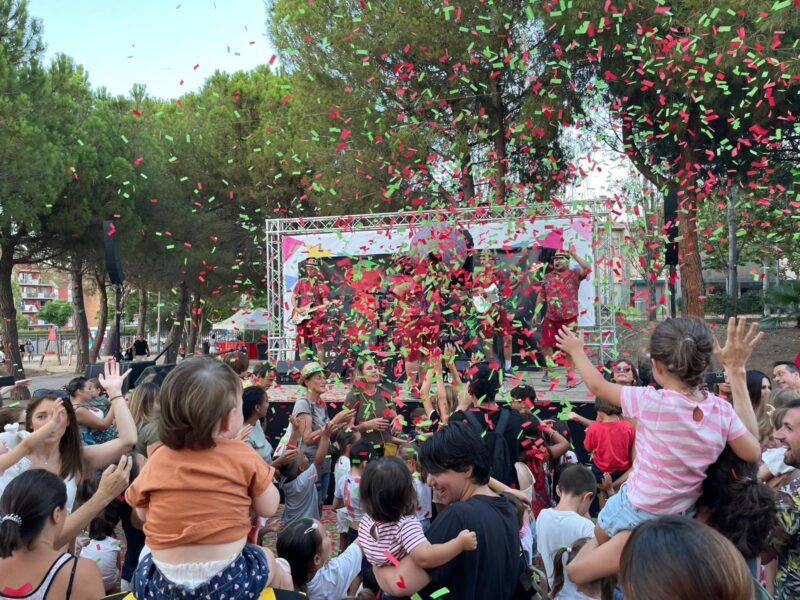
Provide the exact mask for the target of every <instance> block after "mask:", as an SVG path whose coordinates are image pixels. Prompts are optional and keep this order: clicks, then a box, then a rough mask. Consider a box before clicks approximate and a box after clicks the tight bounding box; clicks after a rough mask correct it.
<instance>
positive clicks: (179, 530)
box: [125, 357, 291, 599]
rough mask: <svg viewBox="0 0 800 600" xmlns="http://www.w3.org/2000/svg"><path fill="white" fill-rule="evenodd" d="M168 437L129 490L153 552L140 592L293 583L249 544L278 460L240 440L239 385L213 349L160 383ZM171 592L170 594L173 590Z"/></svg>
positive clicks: (269, 508) (253, 593)
mask: <svg viewBox="0 0 800 600" xmlns="http://www.w3.org/2000/svg"><path fill="white" fill-rule="evenodd" d="M160 404H161V421H160V422H159V438H160V440H161V442H162V444H163V445H162V446H160V447H158V449H156V450H155V452H153V454H152V456H151V457H150V458H149V460H148V461H147V463H146V464H145V466H144V467H143V468H142V471H141V473H140V474H139V477H137V478H136V480H135V481H134V482H133V483H132V484H131V486H130V487H129V488H128V491H127V492H126V494H125V499H126V501H127V502H128V504H130V505H131V507H133V509H134V512H135V514H136V516H137V518H138V519H139V520H141V521H142V522H143V523H144V534H145V537H146V542H147V546H148V547H149V548H150V550H151V552H152V553H151V554H149V555H147V556H146V557H145V558H144V559H143V560H142V561H141V562H140V563H139V566H138V567H137V569H136V573H135V575H134V578H133V593H134V595H135V596H136V597H137V598H162V597H165V596H164V595H163V592H162V591H161V590H165V589H171V593H173V594H179V595H180V597H181V598H206V597H220V594H221V593H225V594H226V597H227V598H229V599H236V598H249V597H257V596H258V594H259V593H260V592H261V590H263V589H264V588H265V587H268V586H271V587H278V588H286V587H291V584H290V582H289V581H288V578H287V577H286V575H285V574H284V573H283V571H282V570H278V569H276V563H275V558H274V556H273V554H272V553H271V552H270V551H269V550H267V549H264V548H261V547H259V546H255V545H251V544H247V543H246V541H247V535H248V533H249V531H250V528H251V519H250V509H251V508H252V509H253V510H254V511H255V512H256V513H257V514H258V515H260V516H263V517H270V516H272V515H273V514H274V513H275V511H276V510H277V508H278V503H279V501H280V496H279V494H278V490H277V488H276V487H275V486H274V485H273V482H272V479H273V473H274V469H273V468H272V467H271V466H270V465H268V464H267V463H266V462H265V461H263V460H262V459H261V458H260V457H259V456H258V454H256V452H255V450H253V449H252V448H251V447H250V446H248V445H247V444H246V443H244V442H243V441H241V440H240V439H232V438H234V436H236V435H237V433H238V432H239V431H240V429H241V427H242V423H243V420H244V419H243V415H242V386H241V382H240V380H239V378H238V377H237V376H236V373H234V371H233V370H232V369H231V368H230V367H229V366H228V365H226V364H225V363H223V362H220V361H216V360H214V359H212V358H206V357H200V358H192V359H189V360H186V361H184V362H181V363H180V364H179V365H178V366H177V367H175V369H173V370H172V371H171V372H170V373H169V375H167V377H166V379H165V380H164V384H163V386H162V387H161V392H160ZM170 597H172V596H170Z"/></svg>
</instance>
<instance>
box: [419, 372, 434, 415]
mask: <svg viewBox="0 0 800 600" xmlns="http://www.w3.org/2000/svg"><path fill="white" fill-rule="evenodd" d="M431 379H432V378H431V371H429V370H427V369H426V370H425V379H423V380H422V387H420V389H419V395H420V397H421V398H422V408H424V409H425V416H426V417H429V416H430V414H431V413H432V412H433V402H431V387H432V382H431Z"/></svg>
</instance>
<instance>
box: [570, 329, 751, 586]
mask: <svg viewBox="0 0 800 600" xmlns="http://www.w3.org/2000/svg"><path fill="white" fill-rule="evenodd" d="M557 337H558V341H559V345H560V347H561V348H562V350H564V351H565V352H568V353H569V355H570V356H571V357H572V360H573V361H574V363H575V365H576V367H577V368H578V370H579V371H580V374H581V376H582V377H583V379H584V381H585V382H586V385H587V387H588V388H589V391H590V392H592V393H593V394H594V395H595V396H597V397H598V398H599V399H600V400H603V401H605V402H608V403H610V404H613V405H616V406H621V407H622V412H623V414H624V415H625V416H627V417H631V418H635V419H638V424H637V430H638V431H637V456H636V459H635V462H634V467H633V471H632V472H631V474H630V476H629V477H628V480H627V481H626V482H625V483H623V484H622V486H621V487H620V490H619V493H617V494H615V495H614V496H612V497H611V498H610V499H609V500H608V502H607V503H606V505H605V507H604V508H603V510H602V511H601V512H600V516H599V519H598V527H597V529H596V532H595V533H596V537H597V539H598V542H599V543H601V544H602V543H603V542H604V541H606V540H608V539H609V538H611V537H614V536H615V535H616V534H617V533H619V532H621V531H626V530H631V529H633V528H634V527H636V525H638V524H639V523H642V522H643V521H646V520H649V519H654V518H656V517H657V516H659V515H672V514H690V513H692V512H693V510H694V504H695V502H697V499H698V498H699V496H700V490H701V486H702V484H703V479H705V472H706V469H707V468H708V466H709V465H711V464H713V463H714V462H715V461H716V460H717V457H718V456H719V455H720V454H721V453H722V451H723V449H724V448H725V445H726V444H728V445H730V447H731V449H732V450H733V451H734V452H735V453H736V455H737V456H739V458H741V459H742V460H746V461H749V462H755V461H757V460H758V459H759V458H760V457H761V449H760V447H759V444H758V439H757V438H756V435H757V432H758V425H757V422H756V417H755V414H754V413H753V407H752V405H751V403H750V399H749V397H748V395H747V391H746V385H745V384H744V361H745V360H746V358H747V356H748V355H749V354H750V352H751V351H752V347H753V345H755V343H756V342H757V341H758V339H759V337H758V336H756V335H755V333H754V329H753V328H751V330H750V332H749V333H748V334H747V335H745V334H744V320H740V321H739V324H738V327H737V324H736V321H735V319H731V321H730V322H729V325H728V343H727V344H726V347H725V348H724V349H721V350H720V354H721V357H722V360H723V362H725V367H726V369H729V370H730V371H731V372H730V374H729V375H730V378H731V384H732V386H733V385H734V378H737V383H736V385H737V386H738V378H739V377H741V380H742V386H743V387H744V397H741V394H734V406H731V405H730V404H729V403H728V402H726V401H724V400H722V399H720V398H718V397H717V396H714V395H713V394H709V393H707V392H702V391H701V390H700V385H701V384H702V382H703V377H704V374H705V372H706V370H707V368H708V366H709V364H710V362H711V356H712V353H713V351H714V346H715V342H716V340H715V339H714V337H713V335H712V334H711V331H710V330H709V329H708V327H707V326H706V325H705V323H703V322H702V321H698V320H693V319H668V320H666V321H663V322H661V323H659V325H658V326H657V327H656V329H655V330H654V331H653V334H652V336H651V337H650V358H651V362H652V365H653V377H654V378H655V380H656V382H657V383H658V384H659V385H660V386H661V387H662V388H663V389H660V390H656V389H655V388H651V387H636V386H620V385H618V384H615V383H611V382H609V381H606V380H605V379H604V378H603V376H602V375H601V374H600V373H599V372H598V371H597V369H595V367H594V365H592V363H591V362H590V361H589V358H588V357H587V356H586V354H585V353H584V351H583V340H582V338H578V337H577V336H576V335H575V334H574V333H572V332H571V331H569V330H567V329H562V330H561V332H560V333H559V334H558V336H557ZM740 370H741V375H740V374H739V371H740ZM737 396H738V397H737ZM739 415H742V417H743V418H744V420H745V421H746V422H747V424H748V428H749V429H750V431H748V428H745V426H744V425H743V424H742V420H741V419H740V418H739ZM573 571H579V565H574V566H573V568H572V569H570V573H572V572H573Z"/></svg>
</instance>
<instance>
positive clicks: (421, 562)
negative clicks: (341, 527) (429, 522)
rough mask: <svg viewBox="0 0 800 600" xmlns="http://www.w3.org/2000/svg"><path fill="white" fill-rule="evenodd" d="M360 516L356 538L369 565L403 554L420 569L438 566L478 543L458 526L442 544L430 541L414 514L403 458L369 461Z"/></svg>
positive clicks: (408, 474) (385, 562)
mask: <svg viewBox="0 0 800 600" xmlns="http://www.w3.org/2000/svg"><path fill="white" fill-rule="evenodd" d="M361 501H362V504H363V506H364V516H363V517H362V518H361V525H360V526H359V528H358V539H359V543H360V544H361V548H362V549H363V551H364V556H365V557H366V558H367V560H368V561H369V562H370V564H371V565H372V566H374V567H375V566H386V565H389V564H391V563H396V562H397V561H398V560H400V559H401V558H403V557H404V556H405V555H406V554H408V555H409V556H411V559H412V560H413V561H414V563H415V564H416V565H417V566H418V567H420V568H421V569H432V568H435V567H440V566H442V565H444V564H445V563H447V562H449V561H451V560H452V559H454V558H455V557H456V556H458V555H459V554H461V553H462V552H464V551H467V550H475V549H476V548H477V547H478V538H477V536H476V535H475V532H473V531H469V530H467V529H464V530H462V531H461V532H460V533H459V534H458V537H456V538H455V539H452V540H450V541H449V542H445V543H444V544H431V543H430V542H429V541H428V540H427V539H426V538H425V534H424V533H423V532H422V525H421V523H420V522H419V521H418V520H417V519H416V517H415V516H414V510H415V506H416V497H415V494H414V483H413V481H412V479H411V473H409V471H408V468H407V467H406V465H405V464H403V461H402V460H400V459H399V458H397V457H394V456H385V457H383V458H380V459H378V460H376V461H374V462H372V463H370V464H369V465H368V466H367V468H366V469H365V470H364V477H363V478H362V480H361Z"/></svg>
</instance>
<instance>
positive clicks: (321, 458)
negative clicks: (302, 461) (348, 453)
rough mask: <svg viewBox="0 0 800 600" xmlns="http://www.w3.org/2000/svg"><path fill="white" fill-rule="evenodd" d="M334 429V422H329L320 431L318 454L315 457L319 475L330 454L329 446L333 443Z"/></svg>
mask: <svg viewBox="0 0 800 600" xmlns="http://www.w3.org/2000/svg"><path fill="white" fill-rule="evenodd" d="M334 427H335V426H334V424H333V422H329V423H326V424H325V425H324V426H323V427H322V429H320V430H319V431H320V433H319V446H317V453H316V454H315V455H314V466H315V467H316V468H317V473H319V472H320V469H322V463H324V462H325V456H326V455H327V454H328V444H329V443H330V441H331V432H332V431H333V428H334Z"/></svg>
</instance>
